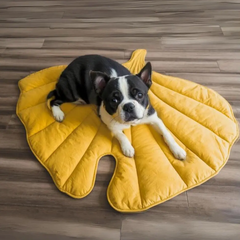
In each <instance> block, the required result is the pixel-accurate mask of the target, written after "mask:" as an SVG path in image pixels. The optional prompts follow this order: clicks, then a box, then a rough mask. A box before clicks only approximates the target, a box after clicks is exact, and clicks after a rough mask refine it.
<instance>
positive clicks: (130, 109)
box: [123, 103, 138, 122]
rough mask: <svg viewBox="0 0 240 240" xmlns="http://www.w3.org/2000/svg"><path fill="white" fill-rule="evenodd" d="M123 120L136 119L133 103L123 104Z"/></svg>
mask: <svg viewBox="0 0 240 240" xmlns="http://www.w3.org/2000/svg"><path fill="white" fill-rule="evenodd" d="M123 111H124V120H125V122H130V121H134V120H137V119H138V117H137V115H136V109H135V105H134V104H133V103H126V104H124V106H123Z"/></svg>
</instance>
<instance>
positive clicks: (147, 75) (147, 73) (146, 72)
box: [137, 62, 152, 88]
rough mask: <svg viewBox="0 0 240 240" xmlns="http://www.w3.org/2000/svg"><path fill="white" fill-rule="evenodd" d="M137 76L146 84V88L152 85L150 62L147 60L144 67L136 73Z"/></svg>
mask: <svg viewBox="0 0 240 240" xmlns="http://www.w3.org/2000/svg"><path fill="white" fill-rule="evenodd" d="M137 76H138V77H140V78H141V79H142V80H143V82H144V83H145V84H146V85H147V87H148V88H150V87H151V85H152V80H151V76H152V65H151V63H150V62H148V63H147V64H146V65H145V66H144V68H143V69H142V70H141V71H140V72H139V73H138V74H137Z"/></svg>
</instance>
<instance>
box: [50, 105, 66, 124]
mask: <svg viewBox="0 0 240 240" xmlns="http://www.w3.org/2000/svg"><path fill="white" fill-rule="evenodd" d="M52 112H53V116H54V118H55V119H56V120H57V121H58V122H62V121H63V119H64V113H63V111H62V110H61V109H60V107H58V106H53V107H52Z"/></svg>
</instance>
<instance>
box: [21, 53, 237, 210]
mask: <svg viewBox="0 0 240 240" xmlns="http://www.w3.org/2000/svg"><path fill="white" fill-rule="evenodd" d="M145 55H146V50H137V51H135V52H134V53H133V55H132V57H131V59H130V61H128V62H127V63H125V64H124V66H126V67H127V68H128V69H129V70H130V71H131V72H132V73H134V74H135V73H137V72H139V71H140V69H141V68H142V67H143V66H144V65H145V60H144V59H145ZM65 67H66V66H56V67H51V68H48V69H44V70H42V71H39V72H37V73H34V74H31V75H30V76H27V77H26V78H24V79H22V80H21V81H19V88H20V90H21V95H20V97H19V101H18V105H17V115H18V117H19V118H20V120H21V121H22V123H23V124H24V126H25V128H26V132H27V140H28V143H29V146H30V148H31V150H32V152H33V153H34V155H35V156H36V157H37V159H38V160H39V162H40V163H41V164H42V165H43V166H44V167H45V168H46V169H47V171H48V172H49V174H50V175H51V177H52V179H53V181H54V183H55V184H56V186H57V188H58V189H59V190H60V191H62V192H65V193H67V194H68V195H70V196H72V197H74V198H83V197H85V196H87V195H88V194H89V193H90V192H91V190H92V189H93V186H94V182H95V178H96V172H97V166H98V161H99V159H100V158H101V157H102V156H104V155H108V154H110V155H112V156H114V158H115V159H116V168H115V171H114V174H113V177H112V179H111V182H110V184H109V186H108V190H107V197H108V201H109V203H110V204H111V206H112V207H113V208H114V209H116V210H117V211H121V212H137V211H143V210H146V209H148V208H150V207H153V206H155V205H157V204H160V203H162V202H164V201H166V200H168V199H171V198H173V197H174V196H176V195H178V194H180V193H182V192H184V191H186V190H188V189H190V188H193V187H195V186H198V185H200V184H201V183H203V182H205V181H206V180H208V179H210V178H211V177H213V176H214V175H216V174H217V173H218V172H219V171H220V169H221V168H222V167H223V166H224V165H225V163H226V162H227V160H228V158H229V153H230V149H231V147H232V145H233V143H234V141H235V140H236V139H237V137H238V124H237V122H236V119H235V118H234V115H233V112H232V109H231V106H230V105H229V103H228V102H227V101H226V100H225V99H224V98H223V97H221V96H220V95H219V94H217V93H216V92H214V91H212V90H210V89H208V88H206V87H203V86H201V85H198V84H196V83H193V82H190V81H187V80H183V79H179V78H175V77H170V76H164V75H161V74H159V73H156V72H153V75H152V80H153V85H152V87H151V90H150V92H149V95H150V98H151V102H152V105H153V106H154V108H155V109H156V111H157V112H158V115H159V116H160V117H161V119H162V120H163V122H164V123H165V125H166V126H167V128H168V129H169V130H170V132H171V133H172V134H173V136H174V138H175V139H176V141H177V142H178V144H179V145H180V146H181V147H182V148H184V149H185V150H186V152H187V159H186V160H185V161H179V160H177V159H175V158H174V157H173V155H172V154H171V152H170V150H169V149H168V147H167V146H166V144H165V143H164V141H163V139H162V137H161V136H160V135H159V134H158V133H156V132H155V131H154V129H153V128H152V127H151V126H147V125H139V126H135V127H132V128H131V129H128V130H126V131H125V134H126V135H127V137H128V138H129V140H130V141H131V143H132V145H133V146H134V148H135V151H136V153H135V156H134V158H127V157H125V156H124V155H123V154H122V152H121V150H120V146H119V143H118V142H117V140H116V139H115V138H113V137H112V136H111V133H110V132H109V130H108V129H107V127H106V126H105V125H104V124H103V123H102V122H101V121H100V119H99V118H98V116H97V112H96V107H95V106H93V105H85V106H79V105H74V104H70V103H66V104H63V105H62V109H63V111H64V112H65V114H66V117H65V119H64V121H63V122H62V123H59V122H56V121H55V120H54V118H53V116H52V113H51V111H50V110H49V109H48V107H47V104H46V96H47V94H48V93H49V92H50V91H51V90H52V89H54V86H55V84H56V81H57V80H58V78H59V75H60V74H61V72H62V71H63V70H64V68H65Z"/></svg>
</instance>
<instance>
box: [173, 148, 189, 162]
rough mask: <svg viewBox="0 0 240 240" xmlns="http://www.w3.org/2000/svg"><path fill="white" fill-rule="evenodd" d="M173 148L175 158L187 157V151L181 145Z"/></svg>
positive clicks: (182, 158)
mask: <svg viewBox="0 0 240 240" xmlns="http://www.w3.org/2000/svg"><path fill="white" fill-rule="evenodd" d="M171 150H172V153H173V155H174V157H175V158H177V159H179V160H184V159H186V157H187V153H186V152H185V151H184V150H183V149H182V148H181V147H180V146H178V145H176V146H174V147H173V148H172V149H171Z"/></svg>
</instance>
